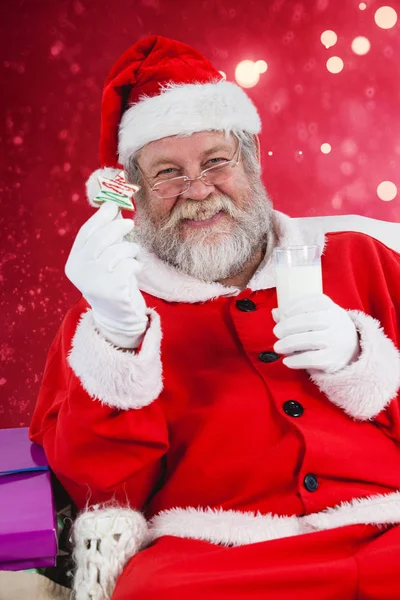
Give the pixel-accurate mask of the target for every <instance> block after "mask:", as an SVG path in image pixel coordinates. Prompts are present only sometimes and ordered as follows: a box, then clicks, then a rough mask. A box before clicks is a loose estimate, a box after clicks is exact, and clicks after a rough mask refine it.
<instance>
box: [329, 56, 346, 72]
mask: <svg viewBox="0 0 400 600" xmlns="http://www.w3.org/2000/svg"><path fill="white" fill-rule="evenodd" d="M343 67H344V62H343V61H342V59H341V58H340V57H339V56H331V57H330V58H328V60H327V61H326V68H327V69H328V71H329V72H330V73H340V72H341V71H343Z"/></svg>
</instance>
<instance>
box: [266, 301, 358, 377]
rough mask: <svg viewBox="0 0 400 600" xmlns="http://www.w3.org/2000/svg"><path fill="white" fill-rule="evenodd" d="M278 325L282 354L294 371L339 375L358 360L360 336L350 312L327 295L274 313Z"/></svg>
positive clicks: (297, 303)
mask: <svg viewBox="0 0 400 600" xmlns="http://www.w3.org/2000/svg"><path fill="white" fill-rule="evenodd" d="M272 316H273V318H274V320H275V322H277V323H278V324H277V325H276V326H275V327H274V330H273V333H274V334H275V335H276V337H277V338H279V341H278V342H276V343H275V345H274V351H275V352H277V353H278V354H286V355H287V357H286V358H284V359H283V363H284V364H285V365H286V366H287V367H289V368H290V369H307V370H308V371H310V372H311V373H312V372H313V371H314V370H315V371H323V372H325V373H336V372H337V371H339V370H340V369H343V367H346V366H347V365H349V364H350V363H352V362H354V361H355V360H357V358H358V356H359V353H360V346H359V340H358V333H357V330H356V327H355V325H354V323H353V321H352V320H351V318H350V317H349V315H348V314H347V312H346V311H345V310H344V309H343V308H341V307H340V306H338V305H337V304H335V303H334V302H333V301H332V300H331V299H330V298H329V297H328V296H325V295H324V294H315V295H309V296H304V297H302V298H299V299H297V300H293V301H292V302H289V303H288V305H287V306H285V308H284V311H283V312H282V314H280V313H279V310H278V309H274V310H273V311H272Z"/></svg>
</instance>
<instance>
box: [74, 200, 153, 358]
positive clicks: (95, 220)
mask: <svg viewBox="0 0 400 600" xmlns="http://www.w3.org/2000/svg"><path fill="white" fill-rule="evenodd" d="M133 227H134V224H133V221H132V220H130V219H123V218H121V217H120V215H119V212H118V207H117V206H116V205H115V204H112V203H110V202H105V203H104V204H102V205H101V206H100V208H99V209H98V211H97V212H96V213H95V214H94V215H93V216H92V217H91V218H90V219H89V220H88V221H87V222H86V223H84V225H83V226H82V227H81V229H80V230H79V232H78V234H77V236H76V239H75V242H74V244H73V246H72V250H71V252H70V255H69V257H68V260H67V263H66V265H65V274H66V276H67V277H68V279H69V280H70V281H71V282H72V283H73V284H74V285H75V286H76V287H77V288H78V290H80V291H81V292H82V295H83V296H84V297H85V298H86V300H87V301H88V303H89V304H90V306H91V307H92V310H93V319H94V322H95V324H96V327H97V329H98V330H99V331H100V333H101V334H102V335H103V336H104V337H105V338H106V339H108V340H109V341H110V342H111V343H112V344H114V345H115V346H118V347H120V348H137V347H138V346H139V345H140V343H141V341H142V339H143V334H144V332H145V331H146V327H147V322H148V318H147V315H146V304H145V301H144V298H143V296H142V294H141V293H140V291H139V288H138V284H137V280H136V275H137V273H138V272H139V271H140V269H141V268H142V266H141V264H140V262H139V260H138V254H139V246H138V245H137V244H134V243H133V242H127V241H124V240H123V238H124V236H125V235H127V233H129V232H130V231H132V229H133Z"/></svg>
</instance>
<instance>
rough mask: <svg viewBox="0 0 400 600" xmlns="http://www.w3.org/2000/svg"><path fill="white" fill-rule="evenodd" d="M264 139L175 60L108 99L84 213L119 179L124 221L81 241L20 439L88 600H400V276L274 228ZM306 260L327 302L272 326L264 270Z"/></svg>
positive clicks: (131, 74)
mask: <svg viewBox="0 0 400 600" xmlns="http://www.w3.org/2000/svg"><path fill="white" fill-rule="evenodd" d="M259 131H260V119H259V116H258V113H257V110H256V108H255V106H254V105H253V103H252V102H251V101H250V99H249V98H248V96H247V95H246V94H245V92H244V91H243V90H242V89H241V88H239V87H238V86H236V85H235V84H233V83H229V82H226V81H224V80H223V79H222V77H221V75H220V73H219V72H218V71H217V70H216V69H215V68H214V67H213V66H212V65H211V64H210V62H209V61H208V60H206V59H205V58H204V57H203V56H202V55H201V54H199V53H198V52H196V51H195V50H193V49H192V48H190V47H188V46H186V45H184V44H181V43H179V42H176V41H172V40H168V39H165V38H161V37H158V36H154V37H150V38H148V39H145V40H142V41H140V42H139V43H137V44H135V45H134V46H132V47H131V48H130V49H129V50H128V51H127V52H126V53H125V54H124V55H123V56H122V57H121V58H120V59H119V60H118V61H117V63H116V64H115V65H114V67H113V68H112V70H111V73H110V75H109V77H108V79H107V81H106V84H105V89H104V95H103V102H102V130H101V163H102V167H103V169H102V170H101V171H100V172H96V173H95V174H94V175H93V176H92V177H91V179H90V181H89V183H88V193H89V197H90V199H91V200H92V201H93V199H94V198H95V197H96V196H97V194H98V185H97V182H98V178H99V175H101V176H103V177H106V178H109V179H112V178H113V177H115V176H116V175H117V174H118V173H119V172H120V171H121V169H123V170H124V173H125V177H126V180H127V181H128V182H129V183H130V184H137V185H139V186H140V190H139V192H138V193H137V194H136V195H135V204H136V213H135V215H134V218H133V219H131V218H122V216H121V214H120V211H119V208H118V206H117V205H116V204H113V203H110V202H105V203H103V204H102V205H101V207H100V208H99V209H98V210H97V211H96V213H95V214H94V215H93V216H92V217H91V218H90V219H89V220H88V221H87V222H86V223H85V224H84V225H83V226H82V228H81V229H80V231H79V233H78V235H77V237H76V240H75V243H74V245H73V248H72V250H71V253H70V256H69V258H68V262H67V265H66V274H67V276H68V278H69V279H70V280H71V281H72V282H73V283H74V285H75V286H76V287H77V288H78V289H79V290H80V291H81V293H82V297H81V299H80V300H79V302H78V303H77V304H76V305H75V306H74V307H72V308H71V310H70V311H69V312H68V313H67V315H66V316H65V318H64V320H63V322H62V325H61V327H60V329H59V332H58V334H57V335H56V338H55V340H54V343H53V345H52V347H51V349H50V352H49V356H48V361H47V365H46V369H45V374H44V379H43V383H42V387H41V390H40V395H39V399H38V402H37V406H36V410H35V413H34V416H33V420H32V425H31V437H32V439H33V440H34V441H35V442H37V443H39V444H41V445H42V446H43V447H44V449H45V451H46V454H47V456H48V459H49V462H50V465H51V467H52V469H53V470H54V472H55V474H56V475H57V477H58V478H59V480H60V481H61V483H62V484H63V485H64V486H65V488H66V490H67V491H68V492H69V494H70V496H71V497H72V499H73V500H74V502H75V503H76V505H77V506H78V508H79V509H80V510H81V511H82V513H81V516H80V517H79V518H78V521H77V523H76V528H75V543H76V560H77V573H76V579H75V587H76V594H77V598H78V599H80V598H86V599H88V598H92V599H102V600H104V599H106V598H111V597H112V598H113V600H128V599H132V600H133V599H135V600H142V599H143V600H155V599H157V600H159V599H160V598H163V599H164V600H167V599H171V600H172V599H173V600H187V598H190V599H191V600H204V599H207V600H214V599H215V600H236V599H237V600H245V599H246V600H247V599H248V600H261V599H264V598H274V599H277V600H289V599H292V598H296V599H298V600H300V599H301V600H302V599H304V600H305V599H306V598H307V600H308V599H309V598H310V597H311V598H315V599H321V600H322V599H326V600H328V599H337V600H352V599H354V600H355V599H356V598H357V599H358V600H367V599H368V600H369V599H374V600H380V599H381V600H383V599H385V600H388V599H389V598H390V599H395V598H396V599H397V598H399V597H400V579H399V577H398V565H399V556H400V527H399V523H400V492H399V489H400V468H399V467H400V405H399V397H398V395H397V394H398V389H399V384H400V356H399V352H398V346H399V338H400V332H399V322H400V256H399V255H398V254H397V253H396V252H395V251H393V250H391V249H389V248H387V247H386V246H385V245H384V244H382V243H380V242H378V241H376V240H374V239H372V238H371V237H369V236H367V235H364V234H361V233H346V232H340V233H333V234H328V235H326V236H323V235H322V236H321V235H319V234H314V233H312V232H310V231H308V232H304V231H302V230H300V229H299V227H298V225H297V223H296V222H294V221H293V220H292V219H290V218H289V217H287V216H285V215H283V214H281V213H279V212H277V211H275V210H274V209H273V206H272V203H271V200H270V198H269V197H268V194H267V192H266V191H265V189H264V186H263V184H262V182H261V178H260V162H259V145H258V138H257V134H258V133H259ZM304 245H319V246H320V247H321V248H322V249H323V256H322V273H323V290H324V293H323V294H322V293H318V294H307V291H308V290H304V294H303V295H301V297H299V298H297V299H294V300H292V301H290V302H288V303H287V304H285V305H284V306H283V307H282V306H281V307H280V310H279V311H276V310H274V309H276V307H277V297H276V284H275V272H274V267H273V261H272V255H273V251H274V249H276V248H286V247H288V246H304ZM110 501H111V502H112V503H111V504H110ZM104 503H108V504H106V505H105V506H104Z"/></svg>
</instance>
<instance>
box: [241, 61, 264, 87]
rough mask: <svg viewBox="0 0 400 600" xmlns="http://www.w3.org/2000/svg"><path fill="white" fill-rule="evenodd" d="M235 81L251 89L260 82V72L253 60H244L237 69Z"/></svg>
mask: <svg viewBox="0 0 400 600" xmlns="http://www.w3.org/2000/svg"><path fill="white" fill-rule="evenodd" d="M235 79H236V81H237V83H238V84H239V85H240V86H241V87H244V88H251V87H254V86H255V85H257V83H258V82H259V81H260V72H259V70H258V69H257V67H256V63H255V62H253V61H252V60H242V61H240V63H238V64H237V66H236V69H235Z"/></svg>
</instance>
